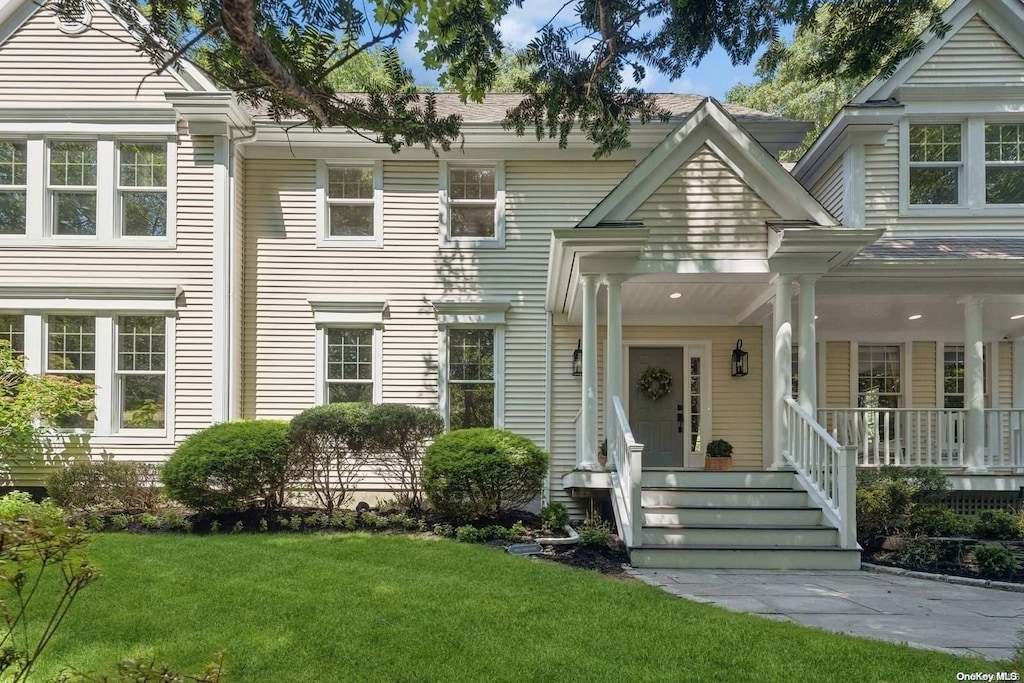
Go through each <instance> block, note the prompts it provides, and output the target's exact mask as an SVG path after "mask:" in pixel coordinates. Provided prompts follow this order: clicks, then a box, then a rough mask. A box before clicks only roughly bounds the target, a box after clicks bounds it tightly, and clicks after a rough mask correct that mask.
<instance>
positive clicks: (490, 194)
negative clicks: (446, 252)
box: [440, 162, 505, 247]
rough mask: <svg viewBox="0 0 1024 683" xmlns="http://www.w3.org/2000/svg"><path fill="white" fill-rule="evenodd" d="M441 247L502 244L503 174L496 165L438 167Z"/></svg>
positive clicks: (498, 165)
mask: <svg viewBox="0 0 1024 683" xmlns="http://www.w3.org/2000/svg"><path fill="white" fill-rule="evenodd" d="M440 194H441V213H440V215H441V244H442V245H443V246H455V245H458V244H471V245H474V244H475V245H480V246H497V247H501V246H504V244H505V171H504V167H503V166H502V164H500V163H479V164H462V163H458V164H455V163H448V162H442V164H441V193H440Z"/></svg>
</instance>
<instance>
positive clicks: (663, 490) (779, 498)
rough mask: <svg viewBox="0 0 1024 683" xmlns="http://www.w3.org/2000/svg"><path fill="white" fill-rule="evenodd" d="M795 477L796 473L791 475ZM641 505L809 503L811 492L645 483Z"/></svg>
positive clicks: (752, 505)
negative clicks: (650, 485)
mask: <svg viewBox="0 0 1024 683" xmlns="http://www.w3.org/2000/svg"><path fill="white" fill-rule="evenodd" d="M790 476H791V477H792V475H790ZM640 500H641V505H642V506H643V507H645V508H646V507H650V506H653V505H671V506H673V507H684V506H685V507H697V506H700V507H722V506H729V507H755V508H761V507H802V506H806V505H807V502H808V500H807V492H806V491H796V490H794V489H792V488H724V487H710V488H703V487H702V488H695V487H686V488H669V487H644V488H643V489H642V492H641V495H640Z"/></svg>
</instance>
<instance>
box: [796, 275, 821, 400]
mask: <svg viewBox="0 0 1024 683" xmlns="http://www.w3.org/2000/svg"><path fill="white" fill-rule="evenodd" d="M817 279H818V278H817V277H815V276H813V275H802V276H800V345H799V347H797V353H799V364H800V377H799V382H800V386H799V396H800V398H799V402H800V407H801V408H803V409H804V410H806V411H807V412H808V413H810V414H811V415H812V416H814V417H815V418H817V416H818V412H817V410H818V353H817V348H818V347H817V344H816V342H817V331H816V325H815V322H814V281H815V280H817Z"/></svg>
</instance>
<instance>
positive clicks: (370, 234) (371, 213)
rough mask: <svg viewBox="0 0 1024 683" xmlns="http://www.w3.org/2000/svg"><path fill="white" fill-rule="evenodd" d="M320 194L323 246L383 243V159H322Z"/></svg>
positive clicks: (320, 229) (318, 172)
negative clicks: (366, 161) (356, 160)
mask: <svg viewBox="0 0 1024 683" xmlns="http://www.w3.org/2000/svg"><path fill="white" fill-rule="evenodd" d="M317 196H318V202H319V204H320V208H319V211H318V213H317V216H318V223H319V227H318V234H319V238H318V239H319V244H320V246H328V247H329V246H338V247H380V246H383V244H384V228H383V223H384V170H383V162H381V161H376V162H368V163H334V162H325V161H321V162H320V163H319V166H318V169H317Z"/></svg>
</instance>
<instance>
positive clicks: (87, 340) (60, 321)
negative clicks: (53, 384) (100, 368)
mask: <svg viewBox="0 0 1024 683" xmlns="http://www.w3.org/2000/svg"><path fill="white" fill-rule="evenodd" d="M46 374H48V375H63V376H66V377H70V378H72V379H75V380H78V381H79V382H84V383H86V384H92V385H94V386H95V384H96V318H94V317H92V316H85V315H51V316H48V317H47V319H46ZM95 419H96V416H95V414H94V413H89V414H86V415H75V416H69V417H66V418H62V419H60V420H58V423H57V426H58V427H63V428H65V429H91V428H92V426H93V422H94V421H95Z"/></svg>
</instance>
